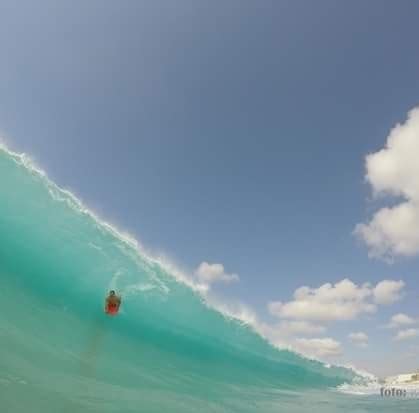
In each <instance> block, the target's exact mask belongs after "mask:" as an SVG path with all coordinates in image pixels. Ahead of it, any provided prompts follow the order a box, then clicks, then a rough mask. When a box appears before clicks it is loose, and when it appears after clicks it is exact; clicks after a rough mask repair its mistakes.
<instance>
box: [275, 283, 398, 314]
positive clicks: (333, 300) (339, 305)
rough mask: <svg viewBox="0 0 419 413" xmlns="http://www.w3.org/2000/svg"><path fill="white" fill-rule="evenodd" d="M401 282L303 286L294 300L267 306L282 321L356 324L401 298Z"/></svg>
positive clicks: (297, 291) (295, 293)
mask: <svg viewBox="0 0 419 413" xmlns="http://www.w3.org/2000/svg"><path fill="white" fill-rule="evenodd" d="M403 286H404V283H403V282H402V281H392V280H385V281H381V282H380V283H378V284H377V285H376V286H375V287H373V286H371V285H370V284H368V283H366V284H362V285H357V284H355V283H354V282H352V281H351V280H349V279H346V278H345V279H344V280H342V281H339V282H337V283H336V284H331V283H326V284H323V285H321V286H320V287H318V288H310V287H307V286H303V287H300V288H298V289H297V290H295V292H294V297H293V298H294V299H293V300H291V301H288V302H285V303H282V302H280V301H273V302H270V303H269V304H268V308H269V311H270V313H271V314H273V315H275V316H277V317H280V318H283V319H295V320H306V321H318V322H326V321H338V320H353V319H355V318H357V317H358V316H359V315H361V314H365V313H367V314H368V313H374V312H375V311H376V309H377V304H391V303H393V302H394V301H396V300H397V299H398V298H400V294H401V290H402V288H403Z"/></svg>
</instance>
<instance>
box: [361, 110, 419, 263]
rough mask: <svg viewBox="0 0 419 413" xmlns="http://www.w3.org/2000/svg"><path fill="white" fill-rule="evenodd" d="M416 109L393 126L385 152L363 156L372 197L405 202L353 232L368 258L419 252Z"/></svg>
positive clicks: (418, 113) (418, 125)
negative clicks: (366, 252)
mask: <svg viewBox="0 0 419 413" xmlns="http://www.w3.org/2000/svg"><path fill="white" fill-rule="evenodd" d="M418 154H419V107H418V108H415V109H413V110H411V111H410V112H409V114H408V118H407V120H406V122H405V123H404V124H398V125H396V127H394V128H393V129H392V130H391V132H390V135H389V136H388V138H387V144H386V146H385V148H384V149H381V150H380V151H378V152H376V153H373V154H370V155H368V156H367V157H366V170H367V173H366V180H367V181H368V182H369V184H370V185H371V187H372V189H373V191H374V194H375V195H380V194H383V195H386V194H387V195H392V196H396V197H402V198H403V199H404V200H403V201H401V202H400V203H399V204H398V205H396V206H394V207H387V208H382V209H380V210H379V211H378V212H376V213H375V215H374V216H373V217H372V219H371V221H370V222H369V223H366V224H358V225H357V226H356V228H355V233H356V234H357V235H358V236H359V237H360V238H361V239H362V240H363V241H364V242H365V243H366V245H367V246H368V248H369V253H370V256H373V257H381V258H387V259H391V258H393V257H394V256H396V255H403V256H412V255H416V254H418V253H419V231H418V230H417V229H418V228H419V162H418Z"/></svg>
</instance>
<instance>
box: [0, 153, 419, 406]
mask: <svg viewBox="0 0 419 413" xmlns="http://www.w3.org/2000/svg"><path fill="white" fill-rule="evenodd" d="M0 288H1V290H0V291H1V294H2V298H1V302H2V311H1V312H0V406H1V408H2V411H4V412H7V413H18V412H19V413H20V412H22V413H23V412H24V413H28V412H30V413H36V412H43V413H49V412H54V413H55V412H72V413H78V412H101V413H106V412H183V413H186V412H198V411H201V412H243V413H245V412H284V411H285V412H305V411H312V410H313V409H314V410H316V411H322V412H334V411H354V412H362V411H389V412H390V411H392V412H393V411H418V410H419V403H417V402H414V401H394V400H390V401H389V400H385V401H384V400H382V399H380V398H379V397H378V396H368V397H365V396H364V397H357V396H352V395H347V394H342V393H340V392H338V391H337V390H336V388H337V386H339V385H340V384H342V383H345V382H347V383H350V382H351V380H352V379H353V378H354V373H353V372H351V371H349V370H346V369H343V368H338V367H326V366H324V365H323V364H321V363H319V362H315V361H310V360H307V359H305V358H303V357H300V356H298V355H296V354H294V353H292V352H290V351H280V350H278V349H276V348H274V347H272V346H271V345H270V344H269V343H268V342H266V341H265V340H264V339H262V338H261V337H260V336H259V335H257V334H256V333H254V332H253V331H252V330H251V329H250V328H249V327H247V326H246V325H245V324H243V323H240V322H239V321H237V320H233V319H231V318H228V317H226V316H224V315H223V314H222V313H220V312H218V311H216V310H214V309H212V308H210V307H209V306H207V305H205V303H204V301H203V299H202V298H201V296H200V295H199V294H198V293H196V292H194V291H193V290H192V289H191V288H190V287H188V286H187V285H185V284H183V283H181V282H179V281H177V279H176V278H175V277H174V276H173V275H171V274H170V273H169V270H167V269H165V268H164V266H162V265H161V264H159V262H158V261H156V260H154V259H151V258H149V257H147V256H146V255H145V254H143V253H141V252H140V251H139V250H138V248H137V247H136V245H135V243H133V242H131V241H129V240H128V239H127V238H124V237H122V236H121V235H120V234H118V233H117V232H116V231H115V230H113V229H112V228H111V227H110V226H108V225H106V224H104V223H102V222H100V221H99V220H98V219H96V218H95V217H94V216H93V215H92V214H90V213H89V212H88V211H86V210H85V209H84V208H83V207H82V205H81V204H80V203H79V202H78V201H77V200H76V199H75V198H74V197H73V196H72V195H71V194H70V193H68V192H65V191H62V190H60V189H59V188H58V187H57V186H55V185H54V184H53V183H52V182H50V181H49V180H48V179H47V177H46V176H45V175H43V174H42V173H40V172H39V171H38V170H36V169H35V168H33V167H32V165H31V164H30V162H29V161H27V159H26V158H25V157H22V156H19V155H16V154H13V153H10V152H8V151H7V150H6V149H4V148H0ZM110 288H115V289H117V290H118V291H119V292H121V293H122V294H123V310H122V312H121V314H120V315H119V316H118V317H114V318H110V317H107V316H106V315H105V314H104V313H103V300H104V296H105V293H106V292H107V291H108V290H109V289H110ZM387 409H388V410H387ZM395 409H396V410H395Z"/></svg>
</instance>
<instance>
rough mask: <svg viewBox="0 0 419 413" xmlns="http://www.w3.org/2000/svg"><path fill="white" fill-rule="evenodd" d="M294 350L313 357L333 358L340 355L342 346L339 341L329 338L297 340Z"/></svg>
mask: <svg viewBox="0 0 419 413" xmlns="http://www.w3.org/2000/svg"><path fill="white" fill-rule="evenodd" d="M295 348H296V350H297V351H300V352H301V353H304V354H307V355H309V356H313V357H333V356H339V355H341V354H342V346H341V344H340V343H339V341H336V340H334V339H333V338H330V337H324V338H298V339H297V340H296V341H295Z"/></svg>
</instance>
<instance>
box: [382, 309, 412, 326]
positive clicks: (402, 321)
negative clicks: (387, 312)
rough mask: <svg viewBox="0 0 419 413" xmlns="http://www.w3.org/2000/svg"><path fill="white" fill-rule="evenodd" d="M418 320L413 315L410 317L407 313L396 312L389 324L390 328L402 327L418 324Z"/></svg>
mask: <svg viewBox="0 0 419 413" xmlns="http://www.w3.org/2000/svg"><path fill="white" fill-rule="evenodd" d="M416 322H417V321H416V320H415V319H414V318H412V317H409V316H408V315H406V314H403V313H398V314H394V316H393V317H391V319H390V322H389V323H388V324H387V327H388V328H400V327H406V326H410V325H412V324H416Z"/></svg>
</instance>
